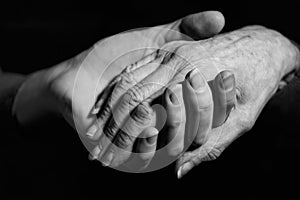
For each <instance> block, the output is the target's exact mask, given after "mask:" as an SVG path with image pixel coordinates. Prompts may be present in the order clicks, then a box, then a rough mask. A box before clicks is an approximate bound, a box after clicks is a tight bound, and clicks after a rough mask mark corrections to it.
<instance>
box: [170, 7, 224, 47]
mask: <svg viewBox="0 0 300 200" xmlns="http://www.w3.org/2000/svg"><path fill="white" fill-rule="evenodd" d="M224 25H225V18H224V16H223V14H222V13H220V12H218V11H205V12H200V13H196V14H191V15H188V16H186V17H184V18H183V19H180V20H178V21H176V22H174V23H172V24H170V25H169V26H170V31H168V33H167V34H166V36H165V40H166V42H170V41H174V40H182V39H188V38H187V36H188V37H190V38H191V39H193V40H200V39H203V38H208V37H212V36H214V35H216V34H218V33H219V32H220V31H221V30H222V29H223V27H224ZM167 28H168V27H167Z"/></svg>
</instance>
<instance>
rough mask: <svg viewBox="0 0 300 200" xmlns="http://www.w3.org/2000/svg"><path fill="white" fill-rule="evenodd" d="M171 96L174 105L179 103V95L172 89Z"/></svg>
mask: <svg viewBox="0 0 300 200" xmlns="http://www.w3.org/2000/svg"><path fill="white" fill-rule="evenodd" d="M169 98H170V101H171V102H172V103H173V104H174V105H179V101H178V98H177V96H176V95H175V93H174V92H172V91H171V90H170V95H169Z"/></svg>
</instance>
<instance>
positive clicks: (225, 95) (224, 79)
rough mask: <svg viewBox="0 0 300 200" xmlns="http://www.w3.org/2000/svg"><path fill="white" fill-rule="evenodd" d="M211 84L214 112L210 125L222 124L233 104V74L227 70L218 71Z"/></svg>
mask: <svg viewBox="0 0 300 200" xmlns="http://www.w3.org/2000/svg"><path fill="white" fill-rule="evenodd" d="M209 84H210V85H211V90H212V95H213V102H214V114H213V125H212V127H213V128H215V127H218V126H220V125H222V124H223V123H224V122H225V120H226V119H227V117H228V115H229V113H230V111H231V109H232V108H233V107H234V106H235V100H236V90H235V78H234V74H233V73H231V72H230V71H228V70H225V71H222V72H220V73H219V74H218V75H217V76H216V77H215V79H214V80H213V81H212V82H210V83H209Z"/></svg>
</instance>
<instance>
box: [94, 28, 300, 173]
mask: <svg viewBox="0 0 300 200" xmlns="http://www.w3.org/2000/svg"><path fill="white" fill-rule="evenodd" d="M153 54H154V55H153ZM153 54H152V57H151V58H152V60H151V59H149V60H147V62H146V61H145V60H146V59H147V57H146V58H145V59H144V62H143V60H141V61H140V63H142V64H141V65H139V66H138V67H137V68H134V69H133V70H128V71H125V74H128V75H124V74H122V75H121V76H120V79H119V80H118V79H117V80H116V82H113V85H116V86H115V87H116V88H115V90H114V91H113V93H112V97H111V98H110V100H109V101H110V102H118V103H115V104H114V103H108V104H104V107H105V108H104V109H103V112H102V113H104V114H100V120H98V121H96V122H95V123H94V125H93V126H92V127H93V128H95V127H96V129H93V130H95V131H94V132H96V133H95V135H97V137H99V136H101V138H100V141H99V146H98V149H97V154H96V155H97V157H98V158H99V159H100V160H102V161H103V162H104V163H108V164H110V165H111V166H118V165H119V164H120V163H122V162H124V160H126V159H127V158H128V156H129V154H130V151H129V150H130V148H132V143H133V142H134V139H135V138H136V137H137V136H138V135H139V134H140V132H141V130H142V129H143V128H145V127H146V126H148V125H149V120H150V118H151V117H150V116H151V113H152V112H151V109H150V107H149V106H148V104H149V103H151V101H153V100H154V99H155V98H157V97H158V96H160V95H161V94H163V92H164V91H165V88H166V87H169V86H171V85H176V84H178V83H181V82H182V81H184V78H185V77H186V75H187V74H188V73H189V72H190V71H191V70H193V69H195V68H197V69H198V71H199V72H201V73H202V75H203V77H204V79H205V80H207V81H211V80H213V79H214V78H215V77H216V76H217V74H218V73H219V72H220V71H223V70H230V71H232V73H233V74H234V76H235V78H236V86H235V88H234V89H235V92H236V102H235V107H234V109H233V110H232V111H231V113H230V114H229V117H228V119H227V120H226V122H225V123H224V124H223V125H222V126H220V127H217V128H213V129H212V128H211V124H212V121H211V120H212V117H211V116H212V114H211V113H212V106H211V105H209V104H208V108H209V109H206V113H209V114H208V115H207V116H205V117H204V118H207V119H210V120H207V122H208V124H207V123H205V124H206V126H201V123H199V119H198V116H197V114H196V113H197V112H194V113H193V114H192V115H191V116H194V117H195V118H194V122H195V124H196V125H195V127H197V126H198V127H199V128H200V129H201V130H202V129H204V130H205V131H202V132H201V133H202V134H200V137H199V134H196V138H195V141H196V142H197V143H198V144H199V145H201V146H200V147H199V148H198V149H196V150H194V151H192V152H186V153H184V155H183V156H181V157H180V159H179V161H178V163H177V166H178V176H179V177H181V176H182V175H184V174H185V173H187V172H188V171H189V170H190V169H191V168H193V167H194V166H195V165H197V164H199V163H200V162H202V161H207V160H213V159H215V158H217V157H218V156H219V155H220V154H221V153H222V151H223V150H224V149H225V148H226V147H227V146H228V145H229V144H230V143H231V142H233V141H234V140H235V139H236V138H237V137H239V136H240V135H241V134H242V133H244V132H246V131H247V130H249V129H250V128H251V127H252V126H253V124H254V122H255V120H256V119H257V117H258V115H259V113H260V111H261V110H262V108H263V107H264V105H265V104H266V102H267V101H268V99H270V97H271V96H272V95H273V94H274V93H275V92H276V90H277V88H278V85H279V82H280V80H281V79H282V78H283V77H284V76H286V75H287V74H289V73H291V72H293V71H294V70H295V69H296V68H297V67H298V66H299V51H298V49H297V48H296V47H295V46H294V45H293V44H292V43H291V42H290V41H289V40H288V39H286V38H285V37H283V36H282V35H281V34H279V33H278V32H276V31H272V30H269V29H266V28H264V27H259V26H252V27H245V28H243V29H240V30H237V31H234V32H231V33H227V34H223V35H219V36H217V37H214V38H212V39H208V40H204V41H199V42H187V41H181V42H172V43H168V44H166V45H165V46H163V47H161V50H160V51H156V52H155V53H153ZM148 58H149V57H148ZM140 74H142V75H140ZM192 74H193V73H192ZM126 76H127V77H129V79H127V80H126V81H124V82H122V81H121V80H122V77H126ZM199 79H200V78H199ZM200 80H201V79H200ZM202 80H203V78H202ZM204 82H205V81H204ZM205 83H206V82H205ZM123 85H125V86H124V87H123ZM183 85H187V83H186V82H185V83H184V84H183ZM202 85H203V84H202ZM205 85H206V88H207V84H205ZM122 88H125V89H126V90H125V91H124V90H122ZM118 91H122V92H121V94H118ZM115 94H117V95H115ZM195 96H196V97H197V95H195ZM204 96H205V95H202V97H201V98H195V99H196V100H197V101H198V105H203V104H202V103H203V102H204V103H205V102H209V101H208V100H206V101H203V99H205V98H204ZM184 98H185V97H184ZM187 98H190V97H187ZM208 98H209V95H208ZM100 102H101V101H100ZM190 102H193V101H190ZM102 103H103V102H101V103H100V105H98V106H100V107H101V105H102ZM190 107H192V106H190ZM207 110H209V111H207ZM132 111H133V112H132ZM191 111H193V109H190V110H189V112H191ZM196 111H198V110H196ZM110 112H112V113H113V114H112V115H111V116H113V118H102V117H103V116H109V114H105V113H110ZM200 112H201V111H200ZM130 113H133V117H129V114H130ZM187 113H188V112H187ZM198 114H199V112H198ZM188 115H190V114H187V116H188ZM200 116H201V115H200ZM200 118H201V117H200ZM103 119H104V120H103ZM127 119H129V120H127ZM108 120H109V121H108ZM200 121H201V120H200ZM189 123H193V122H189ZM104 124H107V125H106V126H105V127H104ZM121 125H124V126H125V129H123V128H120V127H122V126H121ZM134 125H137V126H136V127H137V128H139V129H135V131H134V132H127V131H128V130H134V129H133V128H132V127H134ZM203 127H204V128H203ZM199 128H198V129H194V130H199ZM124 130H125V131H124ZM186 130H188V131H190V130H189V129H186ZM190 132H191V133H190V134H191V135H192V136H193V134H195V131H190ZM196 133H198V132H197V131H196ZM189 137H190V136H189ZM110 141H113V143H114V144H115V145H110ZM123 144H125V145H123ZM124 147H125V148H124Z"/></svg>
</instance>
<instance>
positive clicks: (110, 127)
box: [104, 116, 118, 140]
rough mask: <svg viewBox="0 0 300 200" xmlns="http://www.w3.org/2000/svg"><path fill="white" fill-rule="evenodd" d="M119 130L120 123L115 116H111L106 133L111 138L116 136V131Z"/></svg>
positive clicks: (105, 129) (105, 128)
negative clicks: (118, 123)
mask: <svg viewBox="0 0 300 200" xmlns="http://www.w3.org/2000/svg"><path fill="white" fill-rule="evenodd" d="M117 130H118V125H117V123H116V121H115V120H114V118H113V116H111V117H110V120H109V123H108V124H107V125H106V126H105V127H104V134H105V136H106V137H108V138H109V139H110V140H112V139H113V138H114V136H115V132H116V131H117Z"/></svg>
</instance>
